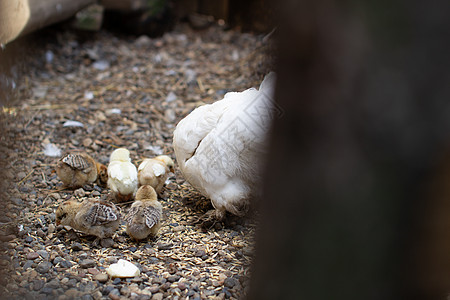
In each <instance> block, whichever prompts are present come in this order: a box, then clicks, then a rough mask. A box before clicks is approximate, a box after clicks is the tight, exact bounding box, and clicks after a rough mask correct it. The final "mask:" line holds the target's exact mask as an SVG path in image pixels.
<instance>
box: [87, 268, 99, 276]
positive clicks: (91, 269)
mask: <svg viewBox="0 0 450 300" xmlns="http://www.w3.org/2000/svg"><path fill="white" fill-rule="evenodd" d="M87 271H88V273H89V274H92V275H97V274H99V273H100V271H99V270H97V269H96V268H88V269H87Z"/></svg>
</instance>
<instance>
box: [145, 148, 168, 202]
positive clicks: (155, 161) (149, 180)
mask: <svg viewBox="0 0 450 300" xmlns="http://www.w3.org/2000/svg"><path fill="white" fill-rule="evenodd" d="M169 172H174V163H173V160H172V159H171V158H170V157H169V156H167V155H159V156H156V157H154V158H146V159H144V161H143V162H142V163H141V164H140V165H139V167H138V180H139V184H140V185H146V184H148V185H151V186H152V187H153V188H154V189H155V190H156V192H157V193H158V195H161V190H162V188H163V186H164V183H165V182H166V179H167V177H168V176H169Z"/></svg>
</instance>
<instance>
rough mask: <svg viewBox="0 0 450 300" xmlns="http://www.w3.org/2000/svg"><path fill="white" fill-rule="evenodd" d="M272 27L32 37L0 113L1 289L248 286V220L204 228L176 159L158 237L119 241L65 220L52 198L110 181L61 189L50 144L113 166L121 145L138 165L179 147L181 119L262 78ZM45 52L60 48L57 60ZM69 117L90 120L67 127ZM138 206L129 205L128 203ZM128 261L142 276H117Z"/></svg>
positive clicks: (94, 294)
mask: <svg viewBox="0 0 450 300" xmlns="http://www.w3.org/2000/svg"><path fill="white" fill-rule="evenodd" d="M262 37H263V36H261V35H252V34H248V33H240V32H238V31H234V30H227V31H225V30H223V29H222V28H221V27H219V26H212V27H210V28H209V29H205V30H202V31H193V30H192V29H190V28H189V27H187V26H185V25H184V24H180V25H179V26H177V28H176V29H175V30H174V31H173V32H171V33H167V34H165V35H164V36H163V37H161V38H156V39H146V42H145V43H142V38H139V37H116V36H113V35H112V34H111V33H109V32H106V31H100V32H97V33H96V34H93V35H90V36H89V37H87V36H81V35H79V34H78V33H76V32H72V31H68V30H66V31H64V30H62V29H57V28H50V29H47V30H44V31H41V32H39V33H35V34H33V35H31V38H34V39H36V40H37V41H38V43H36V45H35V46H34V47H33V49H34V50H33V52H32V53H31V54H30V55H28V56H27V58H26V59H24V62H23V63H24V64H25V63H26V66H27V68H26V69H27V72H25V73H23V74H22V79H21V81H20V83H18V86H17V93H16V94H17V101H16V102H14V103H11V104H10V105H8V106H6V107H5V108H4V109H3V112H2V118H0V123H1V124H0V125H1V127H2V128H3V129H4V131H3V136H2V138H1V139H0V148H1V150H2V151H0V156H1V157H0V158H2V159H4V160H5V161H6V162H7V165H6V166H5V167H4V176H5V179H6V180H4V185H5V187H4V188H3V189H0V197H2V199H5V201H4V202H2V206H3V207H1V208H0V210H1V211H0V212H1V213H0V237H1V241H2V243H0V250H1V255H0V267H1V268H2V269H4V274H2V275H4V276H3V279H0V283H1V284H0V293H1V294H2V295H3V296H4V297H5V298H7V299H31V298H35V299H53V298H54V299H60V300H63V299H124V298H125V299H127V298H130V299H167V298H171V299H186V298H187V297H189V299H209V298H216V299H223V298H226V299H238V298H241V297H243V296H244V293H245V292H244V288H243V287H244V286H247V283H248V279H249V275H250V270H249V269H250V263H251V259H252V249H253V245H252V244H253V235H254V230H255V224H254V221H252V219H251V218H236V217H232V216H230V217H229V218H228V219H227V221H226V222H224V223H223V224H218V226H215V227H214V228H211V229H208V230H204V229H203V228H200V227H199V226H197V225H196V224H195V223H194V221H195V220H196V219H197V218H198V217H199V216H201V215H202V214H204V213H205V212H206V211H207V210H209V209H211V208H212V206H211V203H210V201H209V200H208V199H205V198H204V197H203V196H202V195H201V194H199V193H198V192H197V191H196V190H195V189H193V188H192V187H191V186H190V185H189V184H188V183H187V182H185V180H184V178H183V176H182V175H181V173H180V172H179V170H176V172H175V174H174V175H173V176H171V177H169V179H168V182H167V184H166V188H165V189H164V191H163V193H162V195H161V199H160V201H161V204H162V205H163V208H164V216H163V223H162V227H161V229H160V232H159V235H158V237H156V238H155V239H149V240H146V241H142V242H140V243H136V242H134V241H132V240H131V239H130V238H129V237H128V235H127V234H126V233H125V224H124V223H122V224H121V227H120V229H119V230H118V232H117V234H116V235H115V236H114V237H113V238H112V239H105V240H102V241H101V242H100V246H98V247H93V245H92V243H93V241H94V238H93V237H89V236H84V235H83V234H79V233H75V232H74V231H73V230H71V229H70V228H69V227H64V226H56V224H55V209H56V207H57V206H58V205H59V204H60V203H62V202H64V201H66V200H68V199H73V200H78V201H81V200H83V199H86V198H94V199H108V197H109V195H108V193H109V191H108V190H107V189H106V188H102V187H99V186H97V185H96V184H93V185H91V186H85V187H83V188H80V189H77V190H66V189H63V188H62V185H61V182H60V181H59V180H58V178H57V176H56V173H55V171H54V168H55V164H56V162H57V160H58V157H50V156H46V155H44V152H43V151H44V147H45V145H47V144H53V145H54V146H56V147H57V148H58V149H60V150H61V151H62V153H64V152H68V151H72V150H76V149H80V150H84V151H86V152H88V153H89V154H91V155H92V156H93V157H94V158H96V159H97V160H98V161H100V162H102V163H105V164H107V163H108V159H109V155H110V153H111V152H112V151H113V150H114V149H115V148H116V147H122V146H123V147H126V148H128V149H129V150H130V151H131V156H132V160H133V162H134V163H135V164H139V163H140V161H141V160H142V159H143V158H145V157H152V156H155V155H157V154H160V153H164V154H167V155H169V156H171V157H172V158H175V157H174V153H173V149H172V146H171V140H172V132H173V129H174V128H175V125H176V124H177V122H178V121H179V120H181V119H182V118H183V117H184V116H186V115H187V114H188V113H189V112H190V111H192V110H193V109H194V108H195V107H197V106H199V105H201V104H204V103H211V102H214V101H216V100H218V99H221V98H222V97H223V94H224V92H225V91H231V90H233V91H240V90H243V89H246V88H249V87H252V86H257V85H258V84H259V83H260V81H261V79H262V78H263V76H264V75H265V74H266V73H267V72H268V71H269V70H268V67H267V65H268V63H267V62H266V61H265V57H266V50H267V47H266V46H265V45H264V44H263V43H262ZM47 51H51V52H52V53H53V54H54V56H53V57H54V58H53V61H52V62H51V63H49V62H46V60H45V53H46V52H47ZM233 53H238V55H237V56H236V55H232V54H233ZM93 54H95V55H93ZM95 57H97V59H98V61H105V62H107V63H108V64H107V67H106V69H104V70H98V69H96V68H95V66H94V63H95V62H96V59H95ZM236 57H238V59H236ZM105 66H106V64H105ZM66 121H77V122H81V123H82V124H83V127H73V126H72V127H64V126H63V124H64V123H65V122H66ZM129 207H130V204H129V203H128V204H124V205H121V206H120V209H121V211H122V213H123V214H126V212H127V211H128V209H129ZM119 259H126V260H128V261H131V262H133V263H134V264H136V265H137V266H139V268H140V269H141V275H140V276H139V277H136V278H128V279H113V280H112V279H110V278H108V276H107V275H106V271H105V270H106V268H107V267H108V266H109V265H110V264H112V263H115V262H117V261H118V260H119ZM6 278H7V279H6ZM238 279H239V280H238Z"/></svg>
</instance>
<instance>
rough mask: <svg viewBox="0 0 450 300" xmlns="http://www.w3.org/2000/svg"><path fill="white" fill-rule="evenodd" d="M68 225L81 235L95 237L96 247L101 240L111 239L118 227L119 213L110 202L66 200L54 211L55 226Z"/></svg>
mask: <svg viewBox="0 0 450 300" xmlns="http://www.w3.org/2000/svg"><path fill="white" fill-rule="evenodd" d="M60 224H61V225H68V226H70V227H72V228H73V229H76V230H79V231H81V232H83V233H86V234H90V235H95V236H96V237H97V239H96V240H95V241H94V245H97V244H98V242H99V241H100V240H101V239H104V238H109V237H112V235H113V234H114V232H115V231H116V230H117V229H118V228H119V226H120V213H119V210H118V209H117V207H116V206H115V205H114V204H113V203H111V202H105V201H101V200H93V199H86V200H84V201H83V202H77V201H73V200H68V201H66V202H64V203H62V204H61V205H60V206H59V207H58V208H57V210H56V225H60Z"/></svg>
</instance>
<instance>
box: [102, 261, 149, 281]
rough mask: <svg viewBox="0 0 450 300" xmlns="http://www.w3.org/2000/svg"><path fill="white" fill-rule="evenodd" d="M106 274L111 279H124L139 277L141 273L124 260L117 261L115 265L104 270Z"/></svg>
mask: <svg viewBox="0 0 450 300" xmlns="http://www.w3.org/2000/svg"><path fill="white" fill-rule="evenodd" d="M106 273H107V274H108V275H109V276H110V277H113V278H114V277H119V278H126V277H136V276H139V274H140V273H141V272H140V271H139V269H138V267H136V266H135V265H134V264H132V263H131V262H129V261H126V260H124V259H119V261H118V262H117V263H115V264H112V265H110V266H109V267H108V268H107V269H106Z"/></svg>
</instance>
